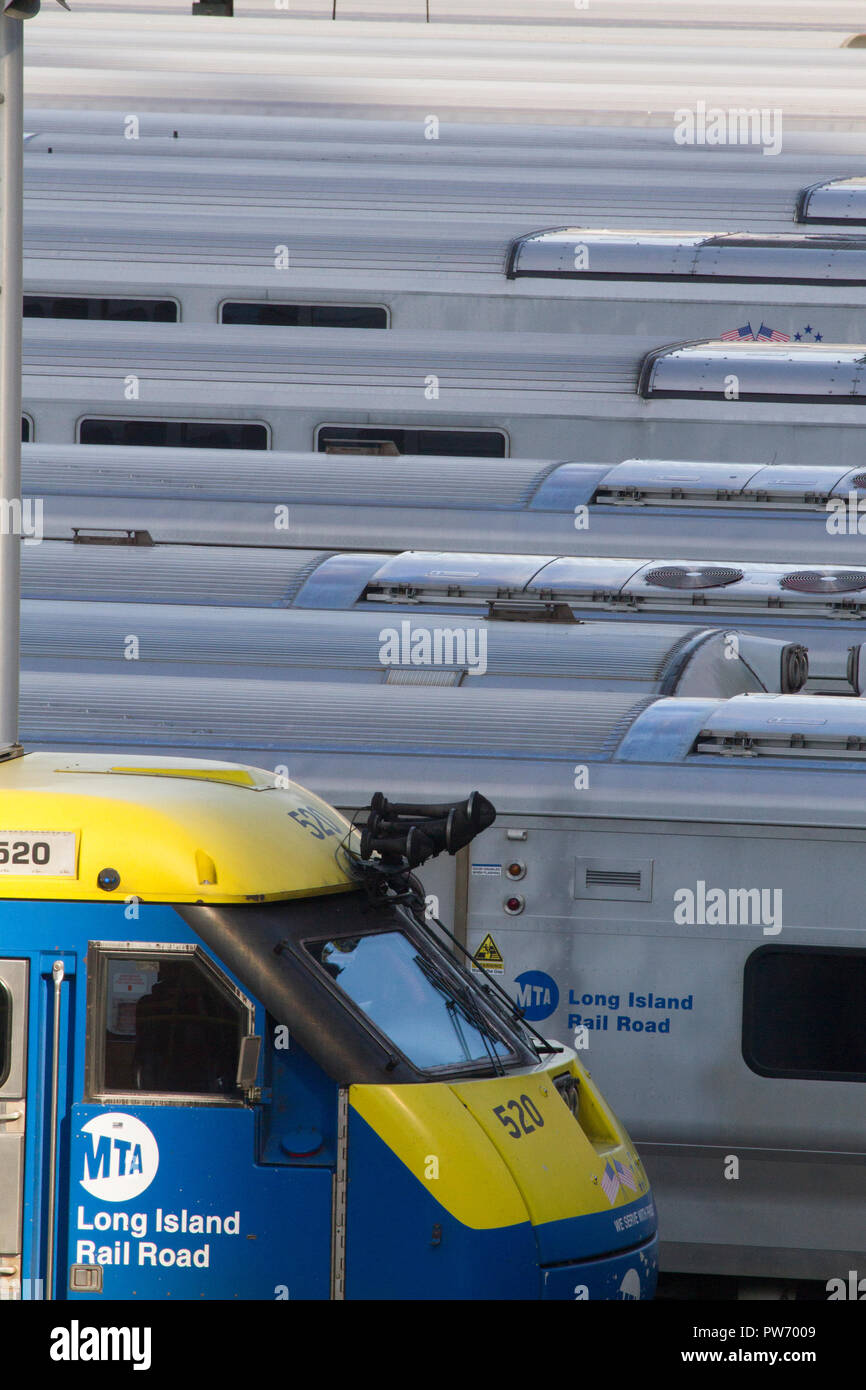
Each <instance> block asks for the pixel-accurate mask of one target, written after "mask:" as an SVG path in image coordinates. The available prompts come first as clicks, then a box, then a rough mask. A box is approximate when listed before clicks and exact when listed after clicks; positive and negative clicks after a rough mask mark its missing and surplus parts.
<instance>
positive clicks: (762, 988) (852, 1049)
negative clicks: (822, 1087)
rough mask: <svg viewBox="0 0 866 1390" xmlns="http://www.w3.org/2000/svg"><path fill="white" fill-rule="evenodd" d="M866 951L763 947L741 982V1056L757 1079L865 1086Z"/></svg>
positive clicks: (835, 948)
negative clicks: (803, 1080)
mask: <svg viewBox="0 0 866 1390" xmlns="http://www.w3.org/2000/svg"><path fill="white" fill-rule="evenodd" d="M864 998H866V951H859V950H852V949H848V948H843V947H818V946H762V947H759V948H758V950H756V951H753V952H752V954H751V955H750V956H749V959H748V960H747V961H746V968H745V971H744V977H743V1057H744V1058H745V1061H746V1063H747V1065H748V1066H749V1067H750V1068H751V1069H752V1071H755V1072H757V1073H758V1075H759V1076H778V1077H801V1078H803V1079H806V1080H809V1079H812V1080H816V1081H866V1010H864V1007H863V1000H864Z"/></svg>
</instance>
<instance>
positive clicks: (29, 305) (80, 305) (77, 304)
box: [24, 294, 179, 323]
mask: <svg viewBox="0 0 866 1390" xmlns="http://www.w3.org/2000/svg"><path fill="white" fill-rule="evenodd" d="M24 317H25V318H26V319H101V320H109V319H111V320H114V321H115V322H121V323H177V321H178V317H179V315H178V306H177V301H176V300H174V299H131V298H120V297H118V296H115V295H86V296H85V295H71V294H25V296H24Z"/></svg>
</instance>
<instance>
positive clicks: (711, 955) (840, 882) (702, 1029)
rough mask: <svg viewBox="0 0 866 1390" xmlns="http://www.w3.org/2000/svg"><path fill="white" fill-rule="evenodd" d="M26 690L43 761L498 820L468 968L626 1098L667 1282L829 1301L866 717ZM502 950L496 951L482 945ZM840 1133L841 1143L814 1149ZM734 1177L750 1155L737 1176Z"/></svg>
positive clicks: (507, 699) (461, 889) (809, 707)
mask: <svg viewBox="0 0 866 1390" xmlns="http://www.w3.org/2000/svg"><path fill="white" fill-rule="evenodd" d="M279 689H280V687H278V686H277V684H276V683H270V682H263V681H204V680H186V681H184V680H179V679H175V680H172V679H170V678H158V677H142V678H140V679H138V680H129V679H128V678H123V677H119V676H113V677H103V678H99V677H82V678H80V679H79V680H78V681H76V682H75V683H74V684H71V683H70V682H69V681H68V680H65V679H64V678H63V677H62V676H61V675H58V674H56V673H41V674H34V673H30V674H26V675H25V678H24V709H25V717H24V725H25V730H26V734H27V736H28V739H29V740H30V741H31V742H33V743H36V744H40V743H41V744H43V745H52V744H53V745H56V744H57V743H58V742H61V743H63V744H64V745H65V746H66V747H70V748H90V749H97V748H102V747H103V746H108V745H111V746H112V747H116V748H123V749H124V750H125V752H126V753H127V755H130V756H132V755H138V754H139V753H143V752H146V751H150V752H153V751H154V749H157V750H158V751H159V752H161V753H162V752H168V751H170V752H171V753H172V755H174V756H177V755H178V754H180V753H183V754H184V755H185V754H187V753H190V752H192V753H195V752H199V751H200V749H201V747H202V746H203V744H204V743H205V742H206V743H207V746H208V748H209V750H210V752H211V755H212V756H221V757H226V758H228V759H229V760H230V761H251V762H253V763H256V764H259V765H262V766H267V767H271V768H275V769H276V770H278V771H282V773H283V775H285V774H286V769H287V768H288V769H289V770H290V775H291V776H292V777H295V778H297V779H298V780H300V781H301V783H302V784H306V785H309V786H311V787H313V788H314V789H315V790H316V791H317V792H318V793H319V794H320V795H326V796H329V797H330V798H331V800H332V801H333V802H334V803H335V804H337V805H339V806H340V807H341V808H342V809H344V810H346V811H348V812H350V813H351V812H353V811H354V810H356V809H360V807H361V806H362V805H363V804H365V800H366V790H367V788H368V786H369V784H370V779H371V778H372V780H373V781H375V782H376V785H377V786H379V787H381V788H382V790H383V791H385V793H386V794H387V795H389V796H391V797H395V798H403V797H407V798H410V797H411V796H412V795H414V792H415V790H416V789H417V787H418V786H419V785H422V784H423V785H424V787H425V789H426V791H427V792H428V793H429V794H430V795H436V794H437V793H438V792H439V790H444V788H445V787H447V786H448V785H450V784H453V779H454V777H455V776H456V775H457V773H458V771H459V772H461V773H462V775H463V776H464V778H465V775H466V768H467V764H468V765H469V766H471V767H473V768H474V769H475V773H476V776H477V779H478V780H483V781H484V784H485V785H486V786H488V787H490V788H491V791H492V793H493V794H495V795H496V797H497V799H498V803H499V806H500V816H499V819H498V820H497V823H496V826H495V827H493V828H492V829H491V830H490V831H488V832H485V834H484V836H483V837H482V839H481V840H480V841H477V842H476V843H475V845H474V846H473V850H472V853H471V855H468V856H465V857H464V860H463V861H462V862H461V861H459V860H458V861H456V865H451V866H449V870H448V875H447V876H445V877H438V878H437V877H434V876H430V882H429V883H428V888H429V889H430V890H431V893H432V895H433V898H434V900H435V901H434V902H433V903H432V904H431V910H435V908H436V906H438V907H439V909H440V911H443V912H451V910H452V908H453V918H454V920H455V921H456V922H457V923H458V926H459V927H460V929H462V931H463V933H464V934H465V938H466V940H467V941H468V943H469V946H470V949H472V950H473V951H479V952H480V956H481V957H482V958H484V959H485V960H487V961H488V962H489V963H490V964H492V966H493V968H495V969H497V970H498V971H499V972H500V979H501V980H502V981H503V982H504V983H505V984H506V985H507V986H508V987H509V988H510V989H511V990H512V991H513V992H514V993H515V994H516V995H517V997H518V998H519V999H520V1000H521V1002H522V1003H523V1005H524V1006H525V1007H526V1009H527V1017H529V1018H530V1019H533V1020H541V1021H542V1022H543V1024H544V1027H545V1028H546V1029H547V1030H548V1031H549V1032H552V1033H553V1034H554V1035H555V1034H556V1033H557V1031H558V1032H559V1033H562V1034H565V1035H568V1036H575V1037H576V1039H577V1041H578V1044H579V1046H581V1047H583V1048H585V1049H586V1051H585V1055H586V1057H587V1059H588V1063H589V1066H590V1068H591V1070H592V1072H593V1075H594V1076H595V1077H597V1078H598V1079H599V1081H600V1082H601V1084H602V1085H603V1086H604V1085H607V1084H609V1083H610V1084H612V1083H613V1081H614V1079H615V1080H616V1084H617V1087H618V1090H617V1094H618V1099H619V1103H620V1106H621V1112H622V1114H623V1116H624V1119H625V1121H626V1123H627V1124H628V1126H629V1128H630V1130H631V1131H632V1133H633V1135H634V1137H635V1142H636V1143H637V1144H638V1146H639V1148H640V1150H641V1152H642V1153H644V1154H645V1155H646V1156H647V1162H648V1166H649V1171H650V1174H651V1177H652V1181H653V1185H654V1188H655V1190H656V1194H657V1199H658V1204H659V1210H660V1224H661V1230H662V1232H663V1239H664V1245H663V1247H662V1264H663V1267H664V1268H667V1269H669V1270H684V1271H691V1272H702V1273H721V1274H732V1275H761V1276H766V1277H799V1278H815V1279H822V1280H824V1279H827V1278H830V1277H836V1276H839V1275H843V1276H844V1274H845V1272H846V1271H847V1269H848V1268H849V1267H851V1268H853V1267H855V1266H856V1261H857V1258H859V1252H860V1251H862V1248H863V1243H864V1240H866V1226H864V1219H866V1218H864V1211H866V1201H864V1198H866V1188H864V1181H866V1179H864V1173H866V1165H864V1140H863V1125H862V1096H861V1089H862V1085H863V1083H864V1080H866V1034H864V1030H863V1012H862V989H863V978H864V971H866V941H864V934H863V924H862V921H861V914H860V909H859V897H860V894H859V885H860V879H861V876H862V874H861V861H862V852H863V846H864V842H866V809H864V801H863V793H862V786H861V783H862V760H863V757H864V749H866V707H864V705H863V703H862V702H861V701H856V700H833V699H829V700H828V699H826V698H822V697H804V696H796V697H786V696H775V697H773V696H760V695H757V696H756V695H747V696H739V697H736V698H734V699H732V700H728V701H713V700H675V701H669V700H656V699H654V698H650V699H646V698H639V699H637V700H636V699H635V698H634V696H628V695H623V696H616V695H612V694H610V693H607V694H604V695H600V694H599V693H589V694H587V693H582V694H568V695H566V694H556V693H549V694H547V695H546V696H545V699H544V701H541V702H540V701H539V700H538V698H537V694H536V693H534V692H518V691H514V690H509V691H504V690H489V689H481V688H478V687H475V688H472V689H468V690H467V689H463V688H461V689H430V688H426V689H407V688H401V687H376V688H375V689H372V688H369V687H367V688H351V687H346V686H336V685H331V686H327V685H326V684H323V683H321V682H317V683H310V684H308V685H306V686H305V685H304V684H303V683H298V684H294V685H292V686H291V687H290V688H289V687H286V686H283V687H282V691H283V692H286V691H288V693H287V694H286V693H284V694H279V693H278V691H279ZM482 947H483V949H481V948H482ZM818 1136H820V1138H818ZM732 1156H733V1157H734V1158H736V1159H737V1165H736V1167H737V1173H738V1177H737V1180H736V1181H733V1180H731V1174H732V1172H733V1171H734V1169H733V1168H732V1166H731V1158H732Z"/></svg>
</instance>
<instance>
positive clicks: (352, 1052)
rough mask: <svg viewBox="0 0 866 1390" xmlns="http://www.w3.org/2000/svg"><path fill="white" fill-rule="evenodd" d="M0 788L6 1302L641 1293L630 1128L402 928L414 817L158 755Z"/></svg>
mask: <svg viewBox="0 0 866 1390" xmlns="http://www.w3.org/2000/svg"><path fill="white" fill-rule="evenodd" d="M0 791H2V805H3V815H2V826H0V1297H6V1298H17V1297H23V1298H39V1297H54V1298H59V1299H62V1298H71V1299H77V1300H85V1301H86V1300H88V1299H90V1300H94V1299H96V1300H99V1299H100V1298H109V1299H111V1298H115V1299H132V1298H136V1299H156V1298H168V1297H171V1298H175V1299H176V1298H181V1299H202V1298H223V1299H226V1298H253V1299H286V1298H308V1299H318V1298H328V1297H335V1298H403V1299H405V1298H425V1299H428V1298H429V1299H435V1298H455V1297H456V1298H538V1297H553V1298H569V1299H574V1298H578V1299H582V1298H631V1297H651V1296H652V1292H653V1289H654V1284H655V1277H656V1262H657V1261H656V1223H655V1209H654V1205H653V1201H652V1196H651V1193H650V1190H649V1185H648V1182H647V1179H646V1176H645V1174H644V1172H643V1169H642V1166H641V1164H640V1161H639V1159H638V1157H637V1155H636V1154H635V1152H634V1149H633V1147H632V1145H631V1142H630V1140H629V1139H628V1136H627V1135H626V1134H625V1132H624V1131H623V1129H622V1127H621V1126H620V1124H619V1122H618V1121H617V1120H616V1118H615V1116H614V1115H613V1114H612V1112H611V1111H610V1110H609V1108H608V1107H607V1105H606V1104H605V1102H604V1100H603V1098H602V1097H601V1095H600V1094H599V1092H598V1090H597V1089H596V1087H595V1085H594V1083H593V1081H592V1080H591V1078H590V1077H589V1075H588V1073H587V1072H586V1071H585V1069H584V1068H583V1067H582V1066H581V1064H580V1062H579V1061H578V1060H577V1058H576V1056H575V1055H574V1054H573V1053H572V1052H570V1051H569V1050H567V1049H564V1048H561V1047H559V1046H558V1045H557V1044H553V1043H548V1042H547V1041H545V1040H544V1039H542V1038H540V1037H539V1036H538V1035H537V1034H535V1033H534V1032H533V1030H532V1029H531V1028H530V1027H529V1025H527V1024H526V1023H525V1022H524V1021H523V1020H522V1019H521V1016H520V1014H519V1011H518V1010H517V1009H516V1008H515V1007H514V1006H513V1005H512V1004H511V1003H510V1001H509V1000H508V999H507V997H506V996H505V995H504V993H502V992H501V991H500V990H498V988H497V987H496V985H495V982H494V981H492V980H489V979H488V978H487V977H486V976H485V975H481V976H480V977H478V978H476V977H475V976H474V975H473V973H471V972H469V971H467V970H466V969H464V968H463V966H462V965H461V964H460V963H459V960H458V959H457V958H456V955H455V944H454V943H453V942H452V941H449V939H448V936H447V933H446V932H445V930H444V928H441V927H440V925H439V924H431V923H430V922H429V921H428V920H427V919H426V917H425V911H424V896H423V892H422V891H421V890H420V885H418V884H417V880H415V879H414V877H413V875H412V874H411V872H410V869H411V867H412V864H413V862H415V863H417V862H418V860H419V858H421V857H426V856H427V853H428V852H436V848H437V846H436V845H435V844H434V841H435V839H436V835H435V833H433V832H431V833H430V834H429V835H428V834H427V830H429V829H430V826H431V825H432V824H433V822H431V821H429V819H428V822H427V823H426V826H427V830H424V829H422V831H421V832H420V834H421V838H422V840H423V845H424V846H425V848H424V850H423V853H421V854H419V853H418V852H417V844H418V840H417V833H418V832H417V827H416V828H415V829H412V830H411V834H412V835H414V836H415V842H414V847H413V849H412V851H411V852H410V853H409V855H408V856H406V855H405V854H402V853H398V852H397V850H400V849H405V844H404V843H402V842H401V843H400V844H398V845H397V849H396V850H395V848H394V845H395V843H396V842H395V840H394V837H393V835H392V837H391V839H390V840H380V841H378V842H377V841H375V840H372V841H371V840H370V838H369V832H365V835H366V836H367V840H366V845H365V843H364V836H359V834H358V832H357V831H356V830H354V829H353V828H352V827H351V826H350V825H349V824H348V822H347V821H345V820H344V818H343V817H342V816H340V815H339V813H337V812H336V811H334V810H333V809H332V808H331V807H329V806H327V805H326V804H325V803H323V802H322V801H320V800H319V799H318V798H317V797H315V796H314V795H313V794H312V793H310V792H307V791H305V790H304V789H303V788H300V787H298V786H295V785H293V784H290V785H285V784H282V785H281V784H280V779H278V778H276V777H275V776H274V775H273V774H271V773H266V772H263V771H260V770H258V769H254V768H242V767H239V766H237V765H229V764H219V763H203V762H202V763H194V762H188V761H183V760H170V759H166V758H148V759H141V760H139V761H138V762H137V763H136V765H135V766H124V765H120V764H119V763H118V760H117V759H116V758H112V757H110V756H107V755H100V756H87V757H73V758H70V757H68V756H64V755H60V754H50V753H39V754H29V755H25V756H21V755H19V756H10V757H8V758H7V759H6V760H5V761H2V762H0ZM466 804H467V805H468V804H469V803H466ZM440 809H441V808H440ZM457 809H458V810H461V808H457ZM490 809H491V811H492V808H490ZM461 814H462V810H461ZM464 820H465V816H464ZM452 822H453V816H452V820H451V821H449V825H450V824H451V823H452ZM407 823H408V822H407ZM437 823H438V822H437ZM465 828H466V827H465V826H464V829H465ZM392 829H393V826H392ZM443 833H444V832H443ZM449 833H450V832H449ZM466 833H471V828H470V830H468V831H467V832H466ZM431 836H432V838H431ZM398 840H399V837H398ZM389 846H390V849H389ZM445 847H448V846H445ZM413 856H414V858H413ZM389 864H390V868H389Z"/></svg>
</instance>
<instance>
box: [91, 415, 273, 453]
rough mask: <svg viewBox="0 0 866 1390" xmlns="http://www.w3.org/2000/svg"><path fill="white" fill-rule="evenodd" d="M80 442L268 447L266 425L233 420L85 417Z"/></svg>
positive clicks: (157, 445)
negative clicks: (105, 418)
mask: <svg viewBox="0 0 866 1390" xmlns="http://www.w3.org/2000/svg"><path fill="white" fill-rule="evenodd" d="M78 442H79V444H143V445H145V444H149V445H152V446H154V447H155V448H164V449H178V448H180V449H267V447H268V431H267V426H266V425H257V424H247V423H245V422H242V421H232V420H136V419H131V420H82V421H81V423H80V424H79V426H78Z"/></svg>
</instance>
